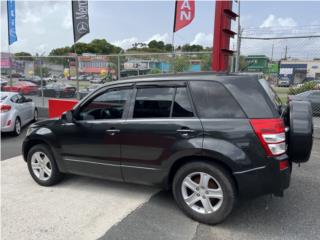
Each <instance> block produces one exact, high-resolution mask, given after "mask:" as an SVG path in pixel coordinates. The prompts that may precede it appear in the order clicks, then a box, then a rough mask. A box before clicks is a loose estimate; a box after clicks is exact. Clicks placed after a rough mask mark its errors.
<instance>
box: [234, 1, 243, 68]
mask: <svg viewBox="0 0 320 240" xmlns="http://www.w3.org/2000/svg"><path fill="white" fill-rule="evenodd" d="M241 32H242V30H241V25H240V0H238V38H237V55H236V67H235V72H239V68H240V47H241V34H242V33H241Z"/></svg>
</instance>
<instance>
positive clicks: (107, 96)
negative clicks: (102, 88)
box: [77, 89, 131, 120]
mask: <svg viewBox="0 0 320 240" xmlns="http://www.w3.org/2000/svg"><path fill="white" fill-rule="evenodd" d="M130 91H131V89H111V90H109V91H107V92H105V93H103V94H101V95H99V96H97V97H95V98H94V99H93V100H91V101H90V102H89V103H87V104H86V105H84V106H83V107H82V109H81V110H80V111H79V113H78V114H77V115H78V116H77V119H78V120H101V119H121V118H122V115H123V112H124V108H125V105H126V102H127V101H128V99H129V96H130Z"/></svg>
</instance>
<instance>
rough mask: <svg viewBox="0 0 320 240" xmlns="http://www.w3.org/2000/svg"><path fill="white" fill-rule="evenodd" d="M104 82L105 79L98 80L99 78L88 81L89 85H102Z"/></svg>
mask: <svg viewBox="0 0 320 240" xmlns="http://www.w3.org/2000/svg"><path fill="white" fill-rule="evenodd" d="M105 81H106V78H100V77H95V78H93V79H91V80H90V83H96V84H98V83H104V82H105Z"/></svg>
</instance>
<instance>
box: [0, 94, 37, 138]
mask: <svg viewBox="0 0 320 240" xmlns="http://www.w3.org/2000/svg"><path fill="white" fill-rule="evenodd" d="M0 109H1V111H0V115H1V132H13V133H14V134H15V135H20V133H21V128H22V127H23V126H24V125H26V124H28V123H29V122H31V121H37V120H38V110H37V108H36V107H35V105H34V103H33V102H32V99H30V98H26V97H25V96H24V95H23V94H19V93H14V92H1V95H0Z"/></svg>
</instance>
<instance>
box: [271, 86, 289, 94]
mask: <svg viewBox="0 0 320 240" xmlns="http://www.w3.org/2000/svg"><path fill="white" fill-rule="evenodd" d="M273 89H274V91H275V92H276V93H277V94H288V92H289V88H288V87H274V88H273Z"/></svg>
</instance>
